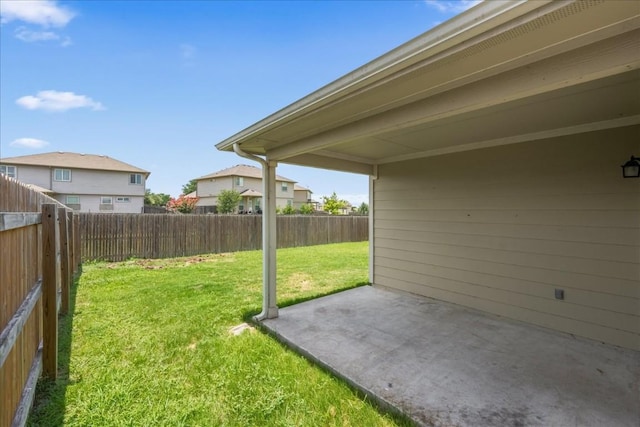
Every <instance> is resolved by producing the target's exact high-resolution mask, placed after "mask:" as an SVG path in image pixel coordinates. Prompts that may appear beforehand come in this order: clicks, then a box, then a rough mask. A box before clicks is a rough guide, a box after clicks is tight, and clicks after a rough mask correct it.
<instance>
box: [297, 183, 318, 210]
mask: <svg viewBox="0 0 640 427" xmlns="http://www.w3.org/2000/svg"><path fill="white" fill-rule="evenodd" d="M312 194H313V191H311V190H310V189H308V188H306V187H303V186H301V185H298V184H295V185H294V186H293V207H294V208H296V209H300V208H301V207H302V206H303V205H311V207H313V210H318V202H317V201H315V200H313V199H312V198H311V195H312Z"/></svg>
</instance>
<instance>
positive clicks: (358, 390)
mask: <svg viewBox="0 0 640 427" xmlns="http://www.w3.org/2000/svg"><path fill="white" fill-rule="evenodd" d="M370 285H371V283H369V282H360V283H356V284H355V285H350V286H345V287H343V288H339V289H335V290H333V291H331V292H326V293H324V294H319V295H314V296H308V297H301V298H292V299H287V300H284V301H280V302H279V303H278V307H279V308H284V307H288V306H292V305H295V304H300V303H303V302H306V301H311V300H314V299H318V298H322V297H326V296H329V295H333V294H337V293H340V292H344V291H347V290H349V289H355V288H359V287H361V286H370ZM259 313H260V310H250V311H247V312H245V313H244V315H243V316H242V317H243V319H244V321H245V322H248V323H251V324H253V325H254V326H256V328H257V329H258V330H260V331H261V332H262V333H264V334H266V335H269V336H270V337H272V338H274V339H275V340H276V341H277V342H278V343H279V344H280V346H282V348H284V349H286V350H291V351H294V352H295V353H297V354H299V355H300V356H302V357H304V358H305V359H306V360H308V361H309V362H310V363H312V364H313V365H314V366H317V367H318V368H320V369H321V370H322V371H323V372H326V373H327V374H329V375H331V376H332V377H333V378H334V379H336V380H337V381H339V382H340V383H342V384H344V385H345V386H347V387H348V388H349V389H350V390H351V391H352V392H353V393H354V394H355V395H356V396H358V398H360V399H361V400H362V401H364V402H366V403H367V404H369V405H371V406H373V407H375V408H376V409H377V410H378V411H379V412H380V413H383V414H385V415H387V416H388V417H389V418H391V419H392V420H393V422H394V423H396V424H397V425H398V426H402V427H410V426H417V424H416V422H415V421H413V420H412V419H411V418H410V417H409V416H408V415H406V414H405V413H403V412H402V410H401V409H399V408H397V407H395V406H394V405H392V404H391V403H389V402H388V401H386V400H385V399H383V398H381V397H379V396H376V395H375V394H373V392H371V391H368V390H365V389H363V388H362V387H360V386H358V385H357V384H356V383H354V382H353V381H351V380H349V379H348V378H346V377H345V376H344V375H342V374H341V373H340V372H338V371H337V370H336V369H334V368H332V367H330V366H328V365H327V364H325V363H322V362H321V361H320V360H318V359H317V358H315V357H314V356H313V355H312V354H310V353H309V352H307V351H305V350H303V349H302V348H300V347H298V346H296V345H295V344H293V343H291V342H288V341H287V340H285V339H283V338H282V337H280V336H279V335H278V334H277V333H275V332H274V331H272V330H269V329H268V328H267V327H265V326H264V325H263V324H262V322H259V321H257V320H256V319H255V316H256V315H257V314H259Z"/></svg>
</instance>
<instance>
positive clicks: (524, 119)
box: [216, 1, 640, 175]
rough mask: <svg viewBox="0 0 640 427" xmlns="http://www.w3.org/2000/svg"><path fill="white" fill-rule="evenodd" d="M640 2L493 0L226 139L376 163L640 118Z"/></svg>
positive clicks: (303, 157) (368, 166) (321, 162)
mask: <svg viewBox="0 0 640 427" xmlns="http://www.w3.org/2000/svg"><path fill="white" fill-rule="evenodd" d="M639 68H640V2H633V1H535V2H527V1H512V2H494V1H488V2H484V3H481V4H479V5H478V6H476V7H473V8H471V9H469V10H468V11H466V12H465V13H463V14H461V15H459V16H457V17H455V18H453V19H451V20H449V21H447V22H445V23H443V24H441V25H439V26H438V27H435V28H434V29H432V30H430V31H429V32H427V33H425V34H423V35H421V36H419V37H417V38H415V39H413V40H411V41H409V42H408V43H406V44H404V45H402V46H400V47H398V48H396V49H394V50H392V51H391V52H389V53H387V54H385V55H383V56H382V57H380V58H378V59H376V60H374V61H372V62H370V63H368V64H366V65H364V66H362V67H360V68H359V69H356V70H355V71H353V72H351V73H349V74H347V75H345V76H344V77H342V78H340V79H338V80H336V81H335V82H333V83H331V84H329V85H327V86H325V87H323V88H321V89H319V90H318V91H316V92H314V93H312V94H310V95H308V96H307V97H305V98H302V99H301V100H299V101H297V102H295V103H293V104H291V105H290V106H288V107H286V108H284V109H282V110H280V111H278V112H276V113H274V114H273V115H271V116H269V117H267V118H265V119H263V120H262V121H260V122H258V123H256V124H254V125H252V126H250V127H249V128H247V129H245V130H243V131H241V132H239V133H237V134H236V135H234V136H232V137H230V138H228V139H226V140H224V141H222V142H220V143H219V144H217V146H216V147H217V148H218V149H220V150H226V151H231V150H233V145H234V144H236V143H237V144H239V146H241V148H242V150H243V151H244V152H246V153H249V154H258V155H265V156H266V157H267V158H268V159H269V160H271V161H277V162H285V163H293V164H301V165H307V166H315V167H322V168H327V169H336V170H343V171H349V172H356V173H363V174H370V175H375V167H376V165H380V164H384V163H389V162H394V161H401V160H405V159H413V158H418V157H427V156H434V155H440V154H446V153H452V152H458V151H465V150H472V149H477V148H483V147H491V146H497V145H503V144H512V143H520V142H525V141H531V140H536V139H542V138H549V137H556V136H562V135H569V134H574V133H580V132H587V131H594V130H600V129H606V128H614V127H621V126H629V125H633V124H638V123H640V97H638V91H639V90H640V72H639V71H638V69H639Z"/></svg>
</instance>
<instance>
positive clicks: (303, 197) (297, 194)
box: [293, 190, 311, 208]
mask: <svg viewBox="0 0 640 427" xmlns="http://www.w3.org/2000/svg"><path fill="white" fill-rule="evenodd" d="M310 199H311V191H309V190H295V191H294V195H293V207H294V208H300V206H302V205H306V204H307V203H309V200H310Z"/></svg>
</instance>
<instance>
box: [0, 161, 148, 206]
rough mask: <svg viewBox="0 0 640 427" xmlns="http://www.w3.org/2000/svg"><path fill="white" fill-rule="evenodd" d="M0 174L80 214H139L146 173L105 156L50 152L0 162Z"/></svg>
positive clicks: (142, 201) (142, 204) (142, 202)
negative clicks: (33, 188) (43, 193)
mask: <svg viewBox="0 0 640 427" xmlns="http://www.w3.org/2000/svg"><path fill="white" fill-rule="evenodd" d="M0 173H3V174H5V175H7V176H9V177H12V178H15V179H17V180H18V181H21V182H23V183H25V184H30V185H33V186H35V187H36V188H40V189H41V191H43V192H46V193H47V194H48V195H49V196H51V197H53V198H55V199H56V200H58V201H60V202H61V203H64V204H65V205H67V206H69V207H71V208H73V209H74V210H77V211H80V212H104V213H141V212H142V209H143V206H144V194H145V183H146V180H147V178H148V177H149V174H150V172H148V171H146V170H144V169H140V168H138V167H136V166H132V165H130V164H127V163H125V162H121V161H120V160H116V159H112V158H111V157H108V156H101V155H94V154H79V153H68V152H53V153H42V154H33V155H28V156H19V157H6V158H3V159H0Z"/></svg>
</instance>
